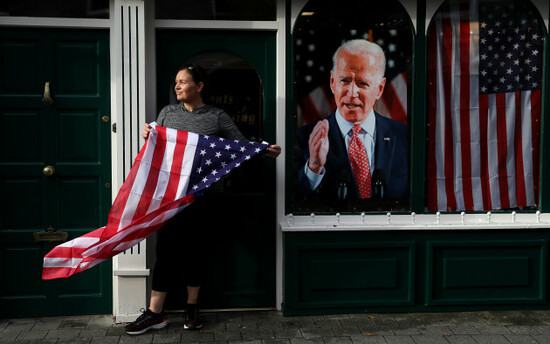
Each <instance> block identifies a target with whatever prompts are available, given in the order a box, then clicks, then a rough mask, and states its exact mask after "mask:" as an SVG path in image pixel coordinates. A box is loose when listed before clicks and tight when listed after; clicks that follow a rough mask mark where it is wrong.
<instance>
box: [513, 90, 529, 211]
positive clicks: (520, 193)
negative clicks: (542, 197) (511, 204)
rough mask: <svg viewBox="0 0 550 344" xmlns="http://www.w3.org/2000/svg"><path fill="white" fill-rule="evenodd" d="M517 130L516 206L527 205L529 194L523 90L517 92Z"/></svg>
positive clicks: (515, 142) (515, 144)
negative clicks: (524, 134) (524, 162)
mask: <svg viewBox="0 0 550 344" xmlns="http://www.w3.org/2000/svg"><path fill="white" fill-rule="evenodd" d="M515 103H516V105H515V110H516V118H515V129H516V130H515V131H514V146H515V158H516V203H517V204H516V206H517V207H525V206H526V205H527V195H526V192H525V174H524V171H523V138H522V132H521V129H522V127H523V126H522V117H523V116H522V107H521V92H516V93H515Z"/></svg>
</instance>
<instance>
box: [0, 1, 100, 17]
mask: <svg viewBox="0 0 550 344" xmlns="http://www.w3.org/2000/svg"><path fill="white" fill-rule="evenodd" d="M0 16H13V17H55V18H109V0H40V1H36V0H2V1H1V2H0Z"/></svg>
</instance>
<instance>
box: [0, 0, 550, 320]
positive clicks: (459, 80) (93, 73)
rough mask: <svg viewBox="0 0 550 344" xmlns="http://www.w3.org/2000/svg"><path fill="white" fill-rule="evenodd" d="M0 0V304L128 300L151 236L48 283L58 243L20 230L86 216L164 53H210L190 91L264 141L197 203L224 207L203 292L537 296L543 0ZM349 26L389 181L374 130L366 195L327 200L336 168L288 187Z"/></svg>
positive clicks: (146, 282)
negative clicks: (390, 167)
mask: <svg viewBox="0 0 550 344" xmlns="http://www.w3.org/2000/svg"><path fill="white" fill-rule="evenodd" d="M28 2H29V3H31V4H32V3H35V5H36V2H33V1H30V0H28ZM16 3H17V2H14V1H8V2H6V5H2V6H3V7H1V6H0V28H1V31H0V48H1V51H0V54H1V55H0V68H1V69H0V78H1V79H2V83H1V86H0V117H1V118H2V120H3V123H4V124H5V126H6V128H7V129H6V132H5V133H4V135H2V148H1V149H2V158H0V178H1V180H0V193H1V200H0V262H1V264H2V265H1V267H0V317H29V316H54V315H69V314H91V313H113V314H114V315H115V317H116V319H117V321H127V320H133V319H135V317H136V315H137V314H138V313H139V310H140V308H144V307H146V305H147V304H148V297H149V294H148V293H149V289H150V282H151V279H150V277H149V276H150V272H151V271H150V270H151V269H152V267H153V263H154V253H155V239H154V237H152V238H149V239H147V240H146V241H144V242H141V243H140V244H138V245H136V246H135V247H133V248H132V249H129V250H127V251H126V252H124V253H123V254H120V255H118V256H117V257H115V258H114V259H113V260H112V261H107V262H104V263H102V264H100V265H98V266H97V267H94V268H93V269H90V270H88V271H86V272H85V273H83V274H79V275H77V276H73V277H71V278H69V279H65V280H55V281H42V280H41V279H40V271H41V264H42V257H43V256H44V254H45V253H46V252H48V251H49V250H50V249H51V248H52V247H53V246H54V245H56V244H58V243H59V242H60V241H55V242H53V243H52V242H48V241H44V240H40V238H46V237H49V236H48V235H53V237H54V238H55V240H66V239H65V238H64V234H65V233H66V234H67V239H68V240H70V239H73V238H74V237H76V236H79V235H82V234H83V233H86V232H88V231H91V230H93V229H96V228H98V227H100V226H102V225H104V224H105V221H106V218H107V214H108V211H109V206H110V204H111V203H112V201H113V200H114V198H115V197H116V194H117V191H118V189H119V188H120V186H121V185H122V182H123V181H124V179H125V178H126V175H127V174H128V171H129V169H130V167H131V164H132V161H133V158H134V157H135V156H136V154H137V152H138V151H139V148H140V147H141V146H142V144H143V140H142V139H141V138H140V136H139V131H140V128H141V127H142V125H143V122H146V121H147V122H150V121H153V120H155V118H156V116H157V113H158V111H159V110H160V109H161V108H162V107H163V106H164V105H166V104H169V103H170V102H172V101H173V95H172V94H171V89H172V84H171V83H172V81H173V77H174V75H173V74H174V70H176V69H177V68H178V67H179V66H180V65H181V64H183V63H186V62H193V63H197V64H201V65H204V66H205V67H207V68H208V69H209V70H211V71H212V73H211V77H212V78H213V79H214V80H215V82H213V83H211V85H212V86H214V87H212V88H211V89H210V94H209V96H208V101H209V102H211V103H214V104H215V105H217V106H219V107H223V108H225V109H226V111H227V112H228V113H229V114H230V115H231V116H232V118H233V120H234V121H235V122H236V123H237V125H238V126H239V127H240V129H241V130H242V131H243V133H244V134H245V136H247V137H249V138H250V139H254V140H266V141H268V142H273V143H278V144H279V145H281V146H282V147H283V153H282V154H281V156H280V157H279V158H278V159H277V160H276V161H271V159H261V160H260V161H259V162H257V163H256V164H255V165H251V166H250V168H249V169H245V170H243V171H242V172H239V173H236V174H235V175H234V176H233V178H232V179H230V181H229V182H228V183H226V185H225V186H226V191H227V192H226V194H225V195H224V197H225V198H224V201H225V202H226V204H227V206H226V207H224V209H223V211H222V210H221V209H219V210H216V211H215V212H213V214H205V216H216V217H221V218H224V219H226V221H225V223H226V224H225V225H223V226H220V228H219V231H218V232H217V235H216V238H215V240H213V246H212V250H211V252H209V253H208V254H209V255H210V257H211V260H212V261H213V262H214V265H213V266H214V267H213V269H212V271H211V273H210V274H209V276H208V278H207V280H208V285H205V287H204V289H203V291H204V293H203V294H202V302H203V304H204V307H205V308H206V309H216V310H219V309H229V310H235V309H241V310H242V309H244V310H246V309H268V310H279V311H282V312H283V314H285V315H289V316H291V315H311V314H335V313H348V312H350V313H365V312H423V311H430V312H433V311H436V312H437V311H455V310H482V309H548V308H550V303H549V301H548V299H547V295H548V292H549V286H548V279H549V276H548V268H547V267H548V263H549V257H548V251H547V250H548V243H549V240H550V217H549V215H548V214H549V213H550V196H549V195H550V189H549V188H550V186H549V183H548V181H547V180H546V179H547V178H545V177H547V176H549V175H550V149H549V147H548V141H549V138H548V133H549V132H550V128H549V126H550V121H549V120H548V116H549V108H550V103H549V100H548V98H549V97H548V85H549V84H550V73H549V72H548V67H549V66H550V57H549V55H550V54H548V49H549V44H548V26H549V24H548V23H549V18H550V8H549V7H548V4H547V1H546V0H502V1H499V2H498V4H495V3H493V2H492V1H489V2H486V1H483V0H477V1H473V0H472V1H470V0H390V1H386V2H383V3H379V2H378V3H373V2H371V1H360V0H351V1H345V2H342V1H334V0H309V1H307V0H300V1H285V0H272V1H265V2H262V4H261V5H260V4H258V3H256V2H254V1H231V0H216V1H211V2H193V1H153V0H151V1H149V0H110V1H103V2H102V1H97V4H98V5H97V6H95V7H94V6H92V7H90V6H87V4H86V2H85V1H82V3H81V4H80V5H79V6H80V7H82V8H83V9H82V11H80V10H77V9H76V8H77V5H74V6H75V7H74V8H68V7H67V8H66V9H65V10H66V12H63V11H57V10H52V9H47V8H46V7H47V6H46V5H43V6H42V5H41V6H38V7H36V8H35V9H33V10H30V9H29V8H26V9H25V8H24V7H18V6H16V5H15V4H16ZM76 3H80V2H78V1H75V4H76ZM93 3H94V4H95V2H93ZM486 4H489V7H488V8H484V7H483V6H484V5H486ZM510 6H512V7H510ZM53 8H55V6H54V7H53ZM26 11H27V12H26ZM28 11H31V12H28ZM22 13H23V14H22ZM77 13H78V14H77ZM484 16H487V19H484V18H485V17H484ZM489 17H491V18H489ZM499 18H500V19H499ZM491 25H493V26H492V27H495V26H496V28H497V29H493V30H492V31H491V29H490V28H489V26H491ZM514 26H515V27H514ZM516 29H517V32H514V31H515V30H516ZM483 35H489V36H491V37H492V38H491V39H493V41H491V42H492V43H490V44H489V43H486V42H487V40H488V39H489V37H487V38H486V37H485V36H483ZM495 37H496V38H497V40H496V41H494V39H495ZM353 39H364V40H368V41H371V42H375V43H377V44H378V45H379V46H380V47H382V49H383V51H384V53H385V56H386V74H385V77H386V84H385V88H384V92H383V94H382V96H381V97H380V99H379V101H378V102H377V103H376V105H375V109H374V110H375V111H376V112H377V113H379V114H380V115H381V116H384V117H389V118H391V119H392V120H394V121H398V122H401V123H402V124H403V125H404V126H405V127H406V131H407V134H406V135H405V136H404V137H401V138H400V139H404V140H405V142H406V154H405V157H404V158H403V156H401V158H399V159H401V160H400V161H401V163H402V162H403V159H405V166H407V167H406V168H405V169H406V171H403V175H402V176H401V177H402V178H405V185H406V187H405V189H406V190H404V191H403V192H402V193H401V194H400V195H399V196H396V197H393V196H392V197H384V196H383V194H384V192H385V191H388V190H392V188H393V187H394V186H395V185H397V184H398V182H393V181H391V180H390V179H389V178H390V175H389V173H387V172H380V171H378V172H377V171H376V169H378V170H380V167H379V166H383V164H384V161H385V158H383V157H381V155H380V156H377V154H378V153H376V152H377V151H376V149H377V148H376V147H380V146H381V145H385V146H387V147H390V148H391V147H392V146H391V145H392V144H393V143H394V142H396V139H395V138H394V137H393V136H392V137H390V136H388V137H380V138H381V139H382V141H381V143H378V141H377V143H376V145H375V146H374V150H373V152H374V154H375V155H374V156H375V158H374V159H375V160H374V161H375V163H374V164H373V166H375V171H374V172H375V173H373V174H372V182H373V185H376V188H377V189H376V192H375V196H374V197H373V198H371V199H366V200H357V199H352V198H349V197H348V196H347V195H349V194H350V193H352V192H353V190H352V188H354V186H353V185H354V183H353V182H352V180H353V176H352V175H350V174H349V173H348V172H342V171H337V172H336V173H335V176H336V181H337V183H336V184H337V189H336V190H335V191H333V194H330V193H329V196H328V198H323V197H324V196H322V195H321V193H320V192H317V191H315V188H313V189H314V190H309V191H313V193H312V194H313V196H312V194H311V193H308V194H307V196H304V194H303V188H302V184H301V180H300V178H301V171H305V170H306V169H305V165H304V161H303V152H304V147H303V146H301V143H302V142H301V141H300V136H301V133H302V130H303V129H302V127H307V126H308V125H313V124H314V123H316V121H317V120H320V119H324V118H326V117H327V116H328V115H329V114H330V113H331V112H332V111H333V110H334V109H335V108H336V103H335V101H334V97H333V92H332V90H331V84H330V80H331V69H332V64H333V60H332V57H333V54H334V52H335V50H336V48H338V46H339V45H340V44H341V43H342V42H343V41H348V40H353ZM508 39H509V40H510V41H508ZM503 42H506V43H503ZM515 44H518V46H517V49H516V50H517V51H515V50H513V49H514V45H515ZM489 46H490V48H489ZM503 47H504V48H503ZM506 49H511V50H510V51H508V50H506ZM499 59H500V60H501V61H500V62H499V63H497V62H494V61H496V60H499ZM487 63H491V64H489V65H488V64H487ZM500 63H503V65H499V64H500ZM520 64H521V65H522V66H521V68H520V66H519V65H520ZM516 66H518V67H517V69H516ZM493 73H495V74H493ZM498 73H501V74H498ZM485 74H487V75H489V76H486V75H485ZM508 75H512V76H510V78H511V79H507V78H508ZM518 75H519V76H520V77H521V78H523V79H522V81H521V82H518V81H516V80H515V78H516V77H517V76H518ZM489 79H490V80H489ZM514 81H516V83H518V84H520V85H519V86H517V85H515V84H514ZM527 81H529V82H527ZM485 83H489V84H490V85H491V87H493V89H492V90H491V89H489V90H487V89H485V88H484V87H486V85H485ZM501 84H502V85H501ZM498 86H502V87H503V89H502V90H500V91H501V92H498V91H499V89H498V88H497V89H494V87H498ZM508 86H509V87H510V89H506V88H507V87H508ZM480 109H482V110H483V111H481V110H480ZM16 129H18V130H21V129H23V130H25V137H26V138H25V139H24V140H23V139H22V138H21V135H20V134H19V132H18V131H16ZM379 136H380V135H379ZM306 142H307V140H306ZM307 148H309V147H307ZM389 151H391V149H390V150H389ZM345 154H346V153H344V155H345ZM389 161H391V159H390V160H389ZM394 183H395V184H394ZM399 183H401V182H399ZM316 192H317V194H316ZM82 195H86V196H85V197H82ZM79 198H82V199H83V200H84V202H83V203H79V202H77V201H75V200H77V199H79ZM35 233H37V234H36V235H34V234H35ZM40 233H42V234H40ZM52 233H53V234H52ZM41 235H42V236H41ZM15 262H17V263H15ZM23 270H24V271H32V273H29V274H24V275H22V274H21V271H23ZM22 276H23V277H22ZM182 289H183V288H182ZM173 295H174V297H173V298H172V299H169V301H168V308H169V309H170V310H176V311H177V310H179V309H181V306H182V305H181V300H182V299H183V298H182V297H181V296H182V295H181V293H179V292H175V293H173ZM75 305H78V307H75Z"/></svg>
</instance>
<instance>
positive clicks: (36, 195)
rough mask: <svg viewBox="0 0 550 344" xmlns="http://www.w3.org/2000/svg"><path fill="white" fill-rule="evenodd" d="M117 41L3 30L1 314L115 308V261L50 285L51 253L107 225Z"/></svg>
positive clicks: (97, 35)
mask: <svg viewBox="0 0 550 344" xmlns="http://www.w3.org/2000/svg"><path fill="white" fill-rule="evenodd" d="M108 37H109V33H108V32H107V31H95V30H81V31H80V30H71V31H66V30H65V31H64V30H44V29H41V30H35V29H29V30H25V29H2V30H1V31H0V68H1V69H0V78H1V80H0V121H1V123H2V126H3V134H2V135H0V142H1V143H0V147H1V150H2V154H0V194H1V198H0V215H1V216H0V317H2V316H9V317H29V316H54V315H70V314H92V313H110V312H111V309H112V289H111V285H112V282H111V265H110V263H108V262H107V263H103V264H101V265H100V266H98V267H97V268H94V269H90V270H88V271H86V272H84V273H82V274H77V275H75V276H73V277H71V278H68V279H63V280H51V281H43V280H42V279H41V274H42V261H43V257H44V255H45V254H46V253H47V252H48V251H49V250H51V249H52V248H53V247H54V246H56V245H58V244H60V243H61V242H62V241H63V240H71V239H73V238H75V237H77V236H80V235H82V234H85V233H87V232H89V231H91V230H94V229H96V228H99V227H101V226H102V225H104V224H105V222H106V219H107V214H108V211H109V208H110V203H111V202H110V199H111V197H110V193H111V190H110V184H109V183H110V123H109V122H110V120H109V116H110V113H109V109H110V105H109V40H108ZM49 240H54V241H49Z"/></svg>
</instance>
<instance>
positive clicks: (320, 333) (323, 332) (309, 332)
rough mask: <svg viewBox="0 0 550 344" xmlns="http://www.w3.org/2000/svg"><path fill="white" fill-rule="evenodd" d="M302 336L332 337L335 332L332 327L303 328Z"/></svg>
mask: <svg viewBox="0 0 550 344" xmlns="http://www.w3.org/2000/svg"><path fill="white" fill-rule="evenodd" d="M301 331H302V337H304V338H312V337H332V336H333V333H332V331H331V330H330V328H303V329H301Z"/></svg>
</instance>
